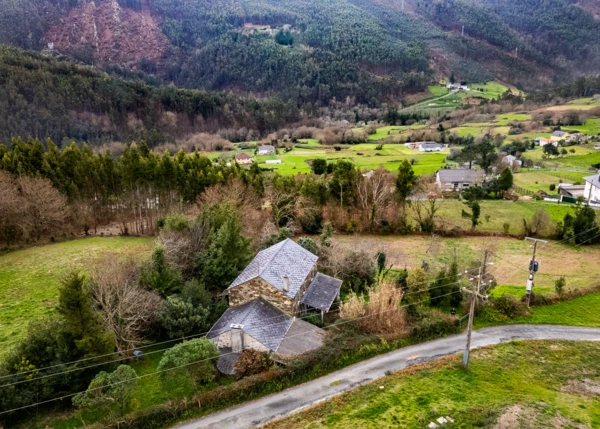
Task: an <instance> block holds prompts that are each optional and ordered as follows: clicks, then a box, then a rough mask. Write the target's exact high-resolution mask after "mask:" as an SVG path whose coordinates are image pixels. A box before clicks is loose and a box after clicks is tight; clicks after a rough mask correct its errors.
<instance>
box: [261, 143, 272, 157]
mask: <svg viewBox="0 0 600 429" xmlns="http://www.w3.org/2000/svg"><path fill="white" fill-rule="evenodd" d="M258 154H259V155H262V156H265V155H274V154H275V147H274V146H271V145H270V144H266V145H262V146H259V147H258Z"/></svg>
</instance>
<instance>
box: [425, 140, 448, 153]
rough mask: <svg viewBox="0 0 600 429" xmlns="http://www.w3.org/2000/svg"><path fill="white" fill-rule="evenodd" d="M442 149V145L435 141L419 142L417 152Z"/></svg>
mask: <svg viewBox="0 0 600 429" xmlns="http://www.w3.org/2000/svg"><path fill="white" fill-rule="evenodd" d="M442 150H444V145H443V144H439V143H436V142H421V143H419V152H441V151H442Z"/></svg>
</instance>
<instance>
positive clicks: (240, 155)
mask: <svg viewBox="0 0 600 429" xmlns="http://www.w3.org/2000/svg"><path fill="white" fill-rule="evenodd" d="M235 159H251V157H250V155H248V154H247V153H244V152H241V153H238V154H237V155H236V156H235Z"/></svg>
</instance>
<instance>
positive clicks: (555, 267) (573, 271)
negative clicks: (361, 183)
mask: <svg viewBox="0 0 600 429" xmlns="http://www.w3.org/2000/svg"><path fill="white" fill-rule="evenodd" d="M521 222H522V219H521ZM335 242H336V244H337V245H339V246H341V247H342V248H344V249H364V250H366V251H367V252H368V253H370V254H371V253H372V254H373V255H375V254H377V252H385V254H386V256H387V263H388V265H390V264H392V265H393V268H396V269H403V268H407V269H408V270H411V269H414V268H416V267H420V266H421V265H422V264H423V263H424V262H425V263H427V265H429V267H431V275H432V276H433V275H435V273H437V271H438V270H439V269H440V268H444V267H448V266H449V265H450V264H451V263H452V262H453V261H454V260H455V259H456V260H457V261H458V262H459V268H460V269H461V270H466V269H470V268H472V263H473V262H478V261H479V262H480V261H481V260H482V257H483V250H484V248H485V247H488V246H490V245H491V248H492V252H493V253H492V255H491V256H490V261H491V262H493V263H494V265H492V266H490V267H489V269H488V272H489V273H491V274H492V275H493V276H494V278H495V279H496V281H497V282H498V284H499V285H500V286H501V287H504V286H511V287H514V289H511V293H512V294H517V293H518V291H519V290H520V291H522V293H524V292H525V283H526V281H527V277H528V266H529V260H530V259H531V253H532V248H531V246H530V243H529V242H525V241H524V240H517V239H514V238H504V237H494V238H490V237H465V238H440V237H434V238H433V239H432V237H427V236H404V237H401V236H393V237H391V236H384V237H382V236H368V235H363V236H346V235H338V236H336V237H335ZM557 255H559V256H557ZM599 257H600V246H597V245H594V246H571V245H566V244H562V243H558V242H553V241H550V242H549V243H548V244H547V245H544V246H540V247H539V249H538V261H539V262H540V271H539V272H538V274H537V277H536V286H535V291H536V292H537V293H542V294H543V293H549V292H552V291H554V281H555V280H556V279H557V278H559V277H560V276H565V278H566V279H567V286H566V289H573V288H583V289H585V288H589V287H591V286H595V285H597V284H598V281H597V279H598V278H600V265H598V264H597V263H596V261H597V260H598V258H599ZM557 259H559V260H560V262H557Z"/></svg>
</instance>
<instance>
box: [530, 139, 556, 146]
mask: <svg viewBox="0 0 600 429" xmlns="http://www.w3.org/2000/svg"><path fill="white" fill-rule="evenodd" d="M535 141H536V142H538V143H539V145H540V146H541V147H544V146H546V145H547V144H551V145H552V146H556V147H558V140H556V141H554V140H551V139H547V138H545V137H537V138H536V139H535Z"/></svg>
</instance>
